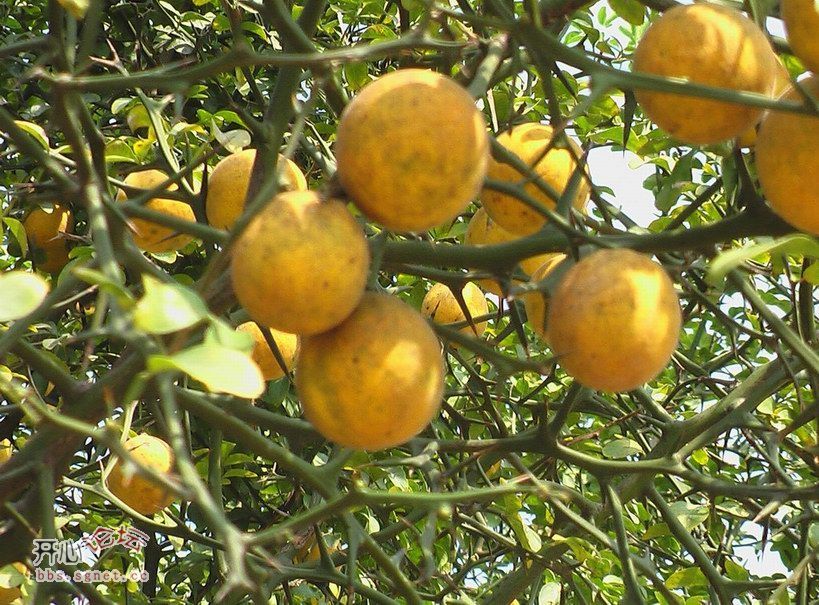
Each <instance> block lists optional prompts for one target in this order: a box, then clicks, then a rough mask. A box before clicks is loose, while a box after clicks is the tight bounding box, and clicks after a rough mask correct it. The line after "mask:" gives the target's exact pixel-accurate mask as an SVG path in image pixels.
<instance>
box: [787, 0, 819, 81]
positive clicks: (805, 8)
mask: <svg viewBox="0 0 819 605" xmlns="http://www.w3.org/2000/svg"><path fill="white" fill-rule="evenodd" d="M780 10H781V14H782V20H783V21H784V22H785V31H786V32H787V35H788V42H790V45H791V49H792V50H793V52H794V53H795V54H796V56H797V57H799V58H800V59H801V60H802V63H804V64H805V65H806V66H807V68H808V69H809V70H811V71H812V72H819V6H817V5H816V3H815V2H814V0H782V4H781V7H780Z"/></svg>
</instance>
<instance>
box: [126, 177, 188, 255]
mask: <svg viewBox="0 0 819 605" xmlns="http://www.w3.org/2000/svg"><path fill="white" fill-rule="evenodd" d="M167 179H168V175H167V174H165V173H164V172H162V171H160V170H141V171H139V172H132V173H130V174H129V175H128V176H126V177H125V179H124V180H123V182H124V183H125V184H126V185H129V186H131V187H134V188H136V189H146V190H147V189H153V188H155V187H158V186H159V185H161V184H162V183H163V182H165V181H166V180H167ZM176 189H177V187H176V185H175V184H171V185H170V186H169V187H167V189H166V191H176ZM126 199H128V195H127V194H126V193H125V191H123V190H122V189H120V190H119V191H118V192H117V200H118V201H120V202H124V201H125V200H126ZM145 207H146V208H150V209H151V210H156V211H157V212H162V213H163V214H167V215H169V216H175V217H177V218H182V219H185V220H187V221H191V222H196V217H195V216H194V214H193V208H191V207H190V205H188V204H186V203H185V202H182V201H179V200H172V199H169V198H163V197H155V198H151V199H149V200H148V201H147V202H145ZM130 222H131V225H132V226H133V232H132V237H133V238H134V243H135V244H136V245H137V247H138V248H139V249H140V250H144V251H145V252H171V251H173V250H179V249H181V248H184V247H185V246H187V245H188V244H189V243H190V242H191V241H193V237H192V236H190V235H188V234H187V233H178V232H177V231H176V230H174V229H172V228H170V227H165V226H163V225H160V224H159V223H155V222H153V221H149V220H146V219H142V218H132V219H131V221H130Z"/></svg>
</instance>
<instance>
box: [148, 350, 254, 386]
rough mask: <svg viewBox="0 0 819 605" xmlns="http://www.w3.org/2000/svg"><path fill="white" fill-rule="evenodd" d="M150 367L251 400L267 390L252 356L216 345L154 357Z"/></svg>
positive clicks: (150, 361)
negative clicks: (180, 373)
mask: <svg viewBox="0 0 819 605" xmlns="http://www.w3.org/2000/svg"><path fill="white" fill-rule="evenodd" d="M147 366H148V371H150V372H163V371H168V370H179V371H181V372H184V373H185V374H187V375H188V376H190V377H191V378H193V379H194V380H198V381H199V382H201V383H202V384H204V385H205V387H206V388H207V389H208V390H209V391H212V392H214V393H228V394H230V395H235V396H237V397H244V398H247V399H253V398H255V397H258V396H260V395H261V394H262V392H263V391H264V387H265V382H264V379H263V378H262V372H261V370H260V369H259V366H257V365H256V363H255V362H254V361H253V360H252V359H251V358H250V356H249V355H247V354H245V353H242V352H241V351H237V350H236V349H231V348H229V347H223V346H221V345H217V344H213V343H209V344H201V345H196V346H194V347H191V348H190V349H185V350H184V351H182V352H180V353H177V354H176V355H171V356H167V355H153V356H151V357H150V358H149V359H148V364H147Z"/></svg>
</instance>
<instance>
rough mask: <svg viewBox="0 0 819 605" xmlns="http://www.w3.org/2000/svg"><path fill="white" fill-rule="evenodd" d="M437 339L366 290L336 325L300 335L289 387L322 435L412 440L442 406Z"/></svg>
mask: <svg viewBox="0 0 819 605" xmlns="http://www.w3.org/2000/svg"><path fill="white" fill-rule="evenodd" d="M443 387H444V364H443V359H442V357H441V345H440V344H439V343H438V338H437V337H436V336H435V332H433V330H432V328H431V327H430V326H429V324H428V323H427V321H426V320H425V319H424V318H423V317H422V316H421V314H420V313H418V312H417V311H416V310H415V309H413V308H412V307H410V306H408V305H406V304H405V303H403V302H401V301H400V300H398V299H397V298H394V297H392V296H390V295H388V294H383V293H373V292H368V293H366V294H365V295H364V298H363V299H362V301H361V304H360V305H359V306H358V308H357V309H356V310H355V311H354V312H353V314H352V315H350V317H348V318H347V319H346V320H345V321H344V322H343V323H341V324H340V325H339V326H337V327H335V328H333V329H332V330H330V331H328V332H324V333H323V334H317V335H315V336H308V337H306V338H303V339H302V343H301V351H300V353H299V356H298V358H297V359H296V390H297V392H298V394H299V398H300V399H301V405H302V408H303V410H304V415H305V417H306V418H307V420H309V421H310V422H311V423H312V424H313V426H314V427H315V428H316V430H317V431H319V432H320V433H321V434H322V435H324V437H326V438H327V439H329V440H331V441H334V442H335V443H338V444H340V445H343V446H345V447H351V448H355V449H362V450H379V449H383V448H387V447H392V446H395V445H399V444H401V443H404V442H406V441H407V440H409V439H411V438H412V437H414V436H415V435H417V434H418V433H420V432H421V431H422V430H424V427H426V426H427V424H429V422H430V420H432V418H434V417H435V415H436V414H437V413H438V410H439V408H440V406H441V396H442V394H443Z"/></svg>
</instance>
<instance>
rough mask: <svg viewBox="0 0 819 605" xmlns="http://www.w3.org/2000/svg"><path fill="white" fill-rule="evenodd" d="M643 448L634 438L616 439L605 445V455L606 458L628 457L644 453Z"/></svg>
mask: <svg viewBox="0 0 819 605" xmlns="http://www.w3.org/2000/svg"><path fill="white" fill-rule="evenodd" d="M642 451H643V448H641V447H640V444H639V443H637V442H636V441H634V439H626V438H623V439H615V440H614V441H609V442H608V443H607V444H606V445H604V446H603V455H604V456H605V457H606V458H614V459H620V458H627V457H629V456H634V455H635V454H640V453H642Z"/></svg>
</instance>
